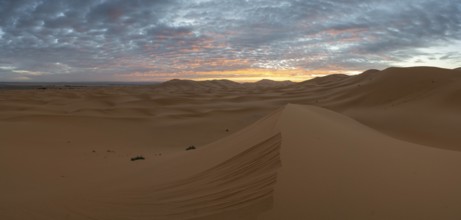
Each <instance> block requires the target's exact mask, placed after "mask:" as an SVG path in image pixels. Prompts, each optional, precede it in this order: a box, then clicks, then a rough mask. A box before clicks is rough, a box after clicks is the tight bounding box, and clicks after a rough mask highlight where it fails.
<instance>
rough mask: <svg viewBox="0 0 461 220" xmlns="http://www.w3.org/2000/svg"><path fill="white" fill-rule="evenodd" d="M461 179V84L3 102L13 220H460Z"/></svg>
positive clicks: (2, 204)
mask: <svg viewBox="0 0 461 220" xmlns="http://www.w3.org/2000/svg"><path fill="white" fill-rule="evenodd" d="M188 148H189V150H186V149H188ZM136 157H138V158H141V157H142V158H143V159H141V160H132V158H136ZM460 169H461V70H460V69H441V68H435V67H411V68H395V67H392V68H388V69H384V70H368V71H365V72H363V73H362V74H359V75H353V76H349V75H341V74H335V75H329V76H325V77H321V78H315V79H311V80H306V81H303V82H297V83H294V82H289V81H284V82H276V81H270V80H262V81H259V82H256V83H236V82H233V81H229V80H210V81H191V80H171V81H167V82H164V83H161V84H156V85H130V86H121V85H118V86H105V87H100V86H92V87H61V86H47V87H44V88H35V89H2V90H0V195H1V196H0V219H5V220H15V219H18V220H19V219H21V220H22V219H38V220H42V219H43V220H45V219H107V220H118V219H120V220H122V219H146V220H147V219H460V218H461V187H460V186H461V175H460Z"/></svg>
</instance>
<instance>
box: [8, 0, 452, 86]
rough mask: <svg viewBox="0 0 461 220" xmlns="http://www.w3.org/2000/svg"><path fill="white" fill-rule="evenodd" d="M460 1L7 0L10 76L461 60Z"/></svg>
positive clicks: (296, 69)
mask: <svg viewBox="0 0 461 220" xmlns="http://www.w3.org/2000/svg"><path fill="white" fill-rule="evenodd" d="M458 39H461V0H405V1H402V0H369V1H359V0H290V1H280V0H214V1H212V0H172V1H168V0H107V1H102V0H68V1H64V0H0V81H21V80H26V81H143V80H166V79H171V78H197V79H199V78H201V79H203V78H233V77H236V78H245V77H255V76H260V75H261V74H263V76H262V77H266V78H267V77H271V76H274V77H290V76H292V77H293V78H295V77H301V78H302V77H304V78H308V77H309V75H311V74H312V75H313V74H318V73H328V72H346V73H347V72H350V71H363V70H366V69H369V68H377V69H380V68H385V67H388V66H396V65H397V66H410V65H433V66H440V67H445V68H454V67H459V66H461V42H460V41H459V40H458Z"/></svg>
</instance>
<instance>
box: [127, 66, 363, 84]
mask: <svg viewBox="0 0 461 220" xmlns="http://www.w3.org/2000/svg"><path fill="white" fill-rule="evenodd" d="M356 73H357V72H356V71H346V70H303V69H284V70H276V69H262V68H249V69H240V70H227V71H203V72H180V73H158V72H133V73H130V74H123V75H119V77H120V79H122V80H125V81H168V80H171V79H189V80H197V81H202V80H220V79H228V80H232V81H236V82H255V81H259V80H261V79H270V80H276V81H285V80H290V81H293V82H301V81H305V80H309V79H312V78H315V77H319V76H326V75H330V74H356Z"/></svg>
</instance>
